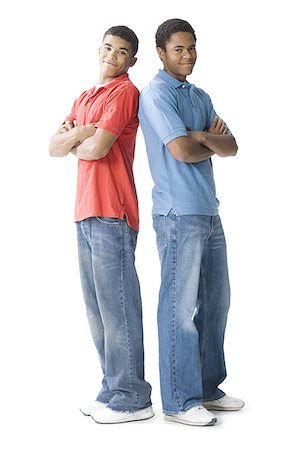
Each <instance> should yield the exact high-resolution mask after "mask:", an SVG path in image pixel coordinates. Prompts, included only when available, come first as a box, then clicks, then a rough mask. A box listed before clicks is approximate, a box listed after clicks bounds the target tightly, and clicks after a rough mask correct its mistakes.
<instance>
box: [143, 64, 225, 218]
mask: <svg viewBox="0 0 302 450" xmlns="http://www.w3.org/2000/svg"><path fill="white" fill-rule="evenodd" d="M215 116H216V112H215V110H214V108H213V105H212V102H211V99H210V97H209V95H208V94H206V93H205V92H204V91H203V90H202V89H199V88H197V87H195V86H194V84H190V83H188V82H187V81H184V82H181V81H179V80H177V79H176V78H174V77H172V76H171V75H170V74H168V73H167V72H164V71H163V70H160V71H159V73H158V75H157V76H156V77H155V78H154V79H153V80H152V81H151V83H149V84H148V85H147V86H146V87H145V88H144V89H143V90H142V92H141V95H140V107H139V120H140V124H141V128H142V131H143V134H144V138H145V143H146V148H147V153H148V160H149V165H150V170H151V175H152V178H153V181H154V184H155V186H154V188H153V192H152V197H153V211H152V213H153V215H155V214H162V215H168V214H169V211H170V210H171V209H174V210H175V212H176V214H177V215H187V214H202V215H207V216H215V215H218V205H219V202H218V200H217V198H216V189H215V182H214V178H213V168H212V161H211V159H208V160H206V161H202V162H199V163H185V162H181V161H177V160H176V159H174V158H173V156H171V154H170V152H169V150H168V149H167V147H166V145H167V144H168V143H169V142H170V141H171V140H173V139H175V138H177V137H180V136H187V135H188V133H187V131H194V130H202V131H203V130H207V129H208V128H209V127H210V125H211V123H212V120H213V119H214V117H215Z"/></svg>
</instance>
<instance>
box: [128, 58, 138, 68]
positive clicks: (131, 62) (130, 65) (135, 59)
mask: <svg viewBox="0 0 302 450" xmlns="http://www.w3.org/2000/svg"><path fill="white" fill-rule="evenodd" d="M136 61H137V58H136V57H135V56H132V58H131V59H130V64H129V67H133V66H134V64H135V63H136Z"/></svg>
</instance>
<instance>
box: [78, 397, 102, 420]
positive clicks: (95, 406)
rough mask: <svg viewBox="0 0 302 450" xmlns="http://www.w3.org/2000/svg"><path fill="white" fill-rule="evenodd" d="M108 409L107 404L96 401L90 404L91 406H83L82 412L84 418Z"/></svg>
mask: <svg viewBox="0 0 302 450" xmlns="http://www.w3.org/2000/svg"><path fill="white" fill-rule="evenodd" d="M102 408H106V403H101V402H98V401H96V400H95V401H94V402H93V403H90V404H89V405H85V406H83V407H82V406H81V408H80V411H81V413H83V414H84V416H91V414H92V413H93V412H94V411H97V410H98V409H102Z"/></svg>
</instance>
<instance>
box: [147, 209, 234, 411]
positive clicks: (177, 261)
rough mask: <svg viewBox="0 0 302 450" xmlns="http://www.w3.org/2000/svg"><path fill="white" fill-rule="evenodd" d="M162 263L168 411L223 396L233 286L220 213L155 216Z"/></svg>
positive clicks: (163, 371)
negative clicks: (226, 329) (228, 320)
mask: <svg viewBox="0 0 302 450" xmlns="http://www.w3.org/2000/svg"><path fill="white" fill-rule="evenodd" d="M153 224H154V229H155V231H156V238H157V247H158V252H159V256H160V261H161V279H162V281H161V287H160V293H159V305H158V333H159V360H160V384H161V396H162V402H163V410H164V412H165V413H172V414H175V413H178V412H179V411H186V410H187V409H189V408H191V407H192V406H196V405H200V404H202V402H204V401H210V400H216V399H218V398H220V397H223V395H224V392H223V391H222V390H220V389H219V388H218V386H219V384H220V383H222V381H223V380H224V379H225V377H226V369H225V360H224V351H223V343H224V333H225V327H226V321H227V314H228V309H229V303H230V287H229V278H228V268H227V255H226V244H225V238H224V233H223V229H222V225H221V221H220V218H219V216H213V217H211V216H202V215H188V216H176V214H175V212H174V211H173V210H172V211H171V212H170V213H169V215H168V216H161V215H156V216H154V217H153Z"/></svg>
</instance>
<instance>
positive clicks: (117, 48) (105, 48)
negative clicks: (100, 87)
mask: <svg viewBox="0 0 302 450" xmlns="http://www.w3.org/2000/svg"><path fill="white" fill-rule="evenodd" d="M99 60H100V67H101V72H100V82H101V83H108V82H109V81H111V80H113V78H116V77H118V76H119V75H122V74H123V73H127V72H128V69H129V67H132V66H133V65H134V64H135V63H136V58H135V57H134V56H133V49H132V46H131V43H130V42H128V41H126V40H125V39H122V38H120V37H119V36H112V35H110V34H107V35H106V36H105V37H104V40H103V43H102V46H101V47H100V49H99Z"/></svg>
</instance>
